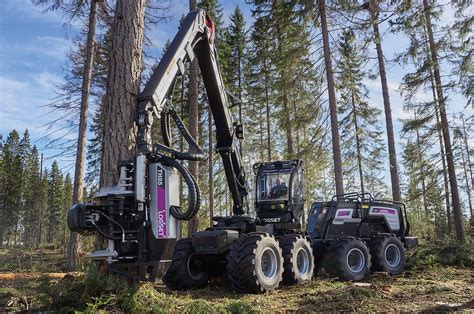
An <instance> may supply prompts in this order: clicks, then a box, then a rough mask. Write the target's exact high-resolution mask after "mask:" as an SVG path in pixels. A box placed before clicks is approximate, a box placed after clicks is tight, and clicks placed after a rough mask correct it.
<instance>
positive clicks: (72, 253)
mask: <svg viewBox="0 0 474 314" xmlns="http://www.w3.org/2000/svg"><path fill="white" fill-rule="evenodd" d="M90 6H91V7H90V13H89V30H88V33H87V43H86V58H85V61H84V71H83V74H82V95H81V113H80V116H79V134H78V136H77V152H76V165H75V167H76V168H75V170H74V187H73V194H72V203H73V204H76V203H79V202H80V201H81V200H82V192H83V178H84V159H85V157H86V152H85V148H86V132H87V111H88V109H89V93H90V87H91V79H92V64H93V63H94V46H95V45H94V37H95V24H96V13H97V2H96V0H92V1H91V4H90ZM79 251H80V243H79V233H77V232H71V233H70V234H69V244H68V247H67V254H66V268H67V270H70V271H71V270H75V269H76V267H77V265H78V264H79Z"/></svg>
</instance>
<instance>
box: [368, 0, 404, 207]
mask: <svg viewBox="0 0 474 314" xmlns="http://www.w3.org/2000/svg"><path fill="white" fill-rule="evenodd" d="M369 12H370V15H371V18H372V26H373V28H374V42H375V49H376V50H377V60H378V65H379V72H380V82H381V84H382V96H383V106H384V110H385V124H386V128H387V141H388V157H389V162H390V180H391V184H392V198H393V200H394V201H398V202H399V201H401V199H402V196H401V192H400V179H399V177H398V165H397V152H396V149H395V137H394V135H393V122H392V108H391V105H390V94H389V92H388V84H387V72H386V71H385V60H384V54H383V50H382V39H381V37H380V30H379V24H378V15H379V8H378V1H370V3H369Z"/></svg>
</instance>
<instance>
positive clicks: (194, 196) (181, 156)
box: [155, 101, 206, 220]
mask: <svg viewBox="0 0 474 314" xmlns="http://www.w3.org/2000/svg"><path fill="white" fill-rule="evenodd" d="M167 103H168V110H167V111H166V112H164V113H162V116H161V131H162V132H161V133H162V135H163V142H164V143H165V145H163V144H156V145H155V149H156V151H162V152H167V153H170V154H171V157H169V156H166V155H162V154H160V155H159V156H158V160H159V161H160V162H161V163H163V164H164V165H166V166H169V167H173V168H175V169H176V170H178V172H179V173H180V174H181V175H182V176H183V178H184V182H185V183H186V186H187V187H188V209H187V210H186V211H185V212H184V213H183V212H181V210H180V208H179V207H177V206H171V207H170V213H171V215H172V216H173V217H174V218H176V219H179V220H191V219H192V218H193V217H194V216H196V214H197V213H198V211H199V208H200V206H201V191H200V189H199V186H198V184H197V182H196V179H195V178H194V176H193V175H192V174H191V173H190V172H189V170H188V169H187V168H186V167H184V166H183V165H182V164H181V163H179V162H178V161H177V160H192V161H199V160H204V159H206V157H205V155H204V152H203V151H202V149H201V147H200V146H199V145H198V143H196V141H195V140H194V138H193V137H192V136H191V134H190V133H189V131H188V129H187V128H186V126H185V125H184V123H183V121H182V120H181V118H180V117H179V115H178V114H177V112H176V110H175V109H174V107H173V105H172V104H171V101H168V102H167ZM170 117H171V118H173V120H174V122H175V123H176V126H177V127H178V130H179V133H180V134H181V135H182V136H183V138H184V139H185V140H186V142H187V143H188V144H189V148H190V152H180V151H177V150H175V149H173V148H171V147H169V146H170V144H171V141H170V120H169V118H170Z"/></svg>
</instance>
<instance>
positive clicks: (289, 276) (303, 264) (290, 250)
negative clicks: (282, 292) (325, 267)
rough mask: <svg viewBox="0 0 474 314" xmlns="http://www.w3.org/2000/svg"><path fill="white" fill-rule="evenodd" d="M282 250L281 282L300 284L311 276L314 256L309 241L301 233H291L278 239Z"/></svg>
mask: <svg viewBox="0 0 474 314" xmlns="http://www.w3.org/2000/svg"><path fill="white" fill-rule="evenodd" d="M279 240H280V241H279V242H280V246H281V248H282V251H283V258H284V262H283V266H284V272H283V282H284V283H285V284H300V283H303V282H306V281H309V280H311V279H312V278H313V272H314V256H313V249H312V247H311V244H310V243H309V241H308V240H307V239H306V238H304V237H303V236H301V235H298V234H291V235H286V236H284V237H282V238H281V239H279Z"/></svg>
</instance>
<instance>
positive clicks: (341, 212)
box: [337, 210, 351, 217]
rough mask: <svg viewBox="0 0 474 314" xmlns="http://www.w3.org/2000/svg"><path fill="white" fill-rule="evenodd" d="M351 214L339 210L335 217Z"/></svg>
mask: <svg viewBox="0 0 474 314" xmlns="http://www.w3.org/2000/svg"><path fill="white" fill-rule="evenodd" d="M350 214H351V211H350V210H340V211H338V212H337V217H341V216H349V215H350Z"/></svg>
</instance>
